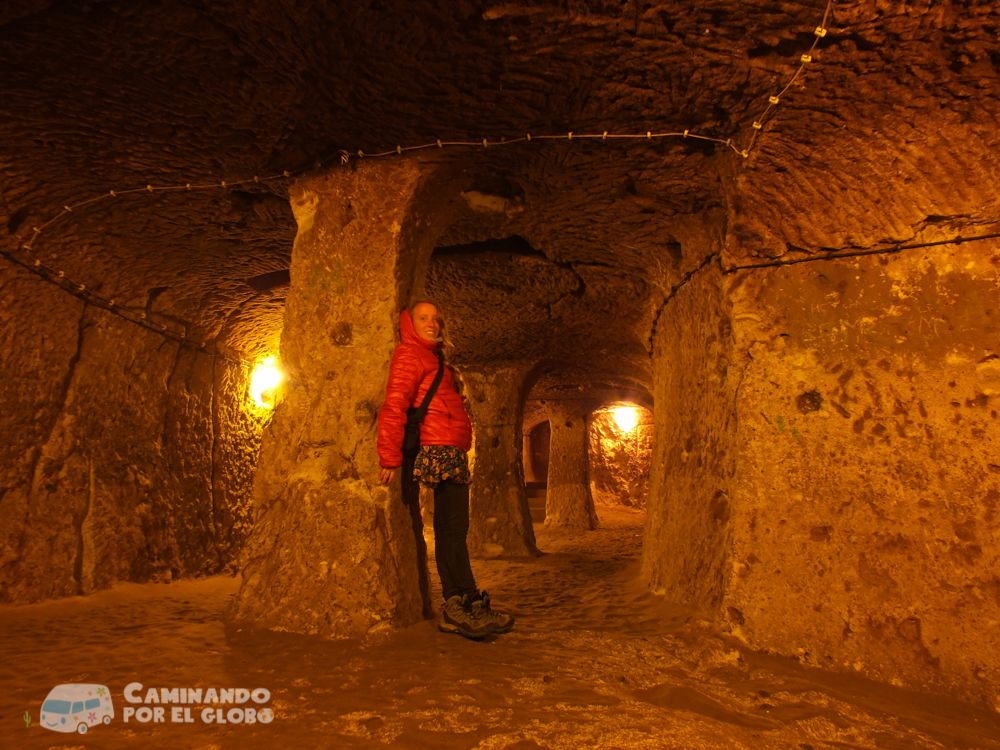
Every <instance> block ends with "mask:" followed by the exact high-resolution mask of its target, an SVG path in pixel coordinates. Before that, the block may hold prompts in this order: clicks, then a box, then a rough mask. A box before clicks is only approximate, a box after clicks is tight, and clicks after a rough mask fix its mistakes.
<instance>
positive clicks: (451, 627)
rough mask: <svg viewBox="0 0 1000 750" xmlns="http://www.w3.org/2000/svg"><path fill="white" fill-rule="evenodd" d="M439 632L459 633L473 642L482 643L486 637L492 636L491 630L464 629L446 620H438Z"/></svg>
mask: <svg viewBox="0 0 1000 750" xmlns="http://www.w3.org/2000/svg"><path fill="white" fill-rule="evenodd" d="M438 630H440V631H441V632H442V633H458V635H461V636H463V637H465V638H468V639H469V640H472V641H481V640H482V639H483V638H485V637H486V636H488V635H490V631H489V629H485V630H469V629H468V628H463V627H462V626H461V625H459V624H457V623H454V622H449V621H448V620H446V619H441V620H438Z"/></svg>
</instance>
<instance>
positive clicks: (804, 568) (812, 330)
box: [723, 244, 1000, 705]
mask: <svg viewBox="0 0 1000 750" xmlns="http://www.w3.org/2000/svg"><path fill="white" fill-rule="evenodd" d="M998 262H1000V254H998V252H997V250H996V249H995V248H993V249H991V248H989V246H988V245H987V246H985V247H984V246H983V244H979V245H978V246H962V247H951V248H945V249H939V248H935V249H928V250H915V251H908V252H906V253H903V254H900V255H898V256H883V257H882V258H860V259H856V260H853V261H852V260H845V261H841V262H838V263H836V264H816V263H812V264H805V265H801V266H795V267H790V268H782V269H780V270H775V271H773V272H756V273H754V274H753V275H752V276H750V277H749V278H747V279H746V280H745V282H744V283H743V284H742V285H741V286H740V287H739V288H738V289H736V290H735V291H734V295H733V308H734V309H733V319H734V322H735V323H734V337H735V341H736V346H737V347H738V349H739V350H740V352H741V353H743V354H744V355H745V356H744V361H745V362H746V369H745V372H744V374H743V378H742V382H741V385H740V388H739V396H740V397H739V402H738V418H739V421H738V423H739V446H738V456H739V457H738V463H739V482H738V484H737V486H736V488H735V492H734V495H733V503H732V505H733V509H734V510H733V517H732V521H731V524H732V533H733V547H732V555H733V557H732V565H731V567H730V568H729V572H730V574H731V575H730V576H729V578H728V580H727V584H726V595H725V605H726V606H725V608H724V612H723V615H724V617H726V618H727V619H728V620H729V621H730V622H731V623H732V627H733V629H734V631H736V632H738V633H741V634H742V635H743V636H744V637H746V638H747V639H748V640H750V641H751V642H752V643H754V644H756V645H758V646H763V647H766V648H777V649H780V650H788V649H789V647H790V645H795V646H797V647H798V648H799V649H801V651H800V652H799V655H800V656H801V657H802V658H803V659H805V660H807V661H809V662H810V663H813V664H818V665H821V666H831V667H835V668H840V669H849V670H858V671H860V672H862V673H865V674H867V675H870V676H873V677H876V678H878V679H884V680H901V681H903V682H905V683H907V684H911V685H924V686H928V685H930V686H934V687H935V688H937V689H946V690H957V691H959V692H960V693H961V694H963V695H965V696H966V697H969V698H976V699H984V700H986V701H988V702H989V703H991V704H996V705H1000V703H998V700H1000V694H998V692H997V688H996V685H997V683H998V678H1000V636H998V634H997V632H996V623H997V622H998V621H1000V578H998V576H997V572H996V571H997V567H998V563H1000V533H998V531H997V510H998V501H1000V468H998V466H997V465H998V464H1000V461H998V459H997V455H998V449H1000V421H998V416H997V414H998V409H1000V405H998V403H997V399H996V396H997V395H998V391H997V389H996V377H997V373H998V372H1000V359H997V355H998V353H1000V352H998V351H997V347H998V344H997V340H998V339H997V332H998V328H1000V283H998V282H1000V277H998V273H997V263H998Z"/></svg>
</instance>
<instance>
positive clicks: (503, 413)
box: [462, 367, 538, 557]
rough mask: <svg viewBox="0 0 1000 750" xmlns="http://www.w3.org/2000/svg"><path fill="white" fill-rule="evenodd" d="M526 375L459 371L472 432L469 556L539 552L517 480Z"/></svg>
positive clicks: (504, 370) (503, 371)
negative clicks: (472, 466) (472, 463)
mask: <svg viewBox="0 0 1000 750" xmlns="http://www.w3.org/2000/svg"><path fill="white" fill-rule="evenodd" d="M525 375H526V372H525V370H523V369H519V368H513V367H511V368H502V369H499V370H492V371H489V372H486V373H482V372H469V371H463V372H462V380H463V381H464V382H465V387H466V402H467V403H468V405H469V409H470V412H471V417H472V424H473V430H474V431H475V434H474V443H475V451H476V453H475V466H474V468H473V475H472V486H471V488H470V514H471V518H470V525H469V554H470V555H472V556H473V557H498V556H500V555H537V554H538V548H537V547H536V546H535V531H534V529H533V528H532V526H531V513H530V511H529V510H528V498H527V497H526V495H525V493H524V482H522V481H521V472H522V471H523V469H522V454H521V452H522V450H523V439H522V437H521V412H522V409H523V398H522V388H523V385H524V380H525Z"/></svg>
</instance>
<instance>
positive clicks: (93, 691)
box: [39, 685, 115, 734]
mask: <svg viewBox="0 0 1000 750" xmlns="http://www.w3.org/2000/svg"><path fill="white" fill-rule="evenodd" d="M113 718H115V708H114V706H113V705H112V703H111V691H110V690H108V689H107V687H105V686H104V685H56V686H55V687H54V688H52V689H51V690H50V691H49V694H48V695H47V696H46V697H45V702H44V703H42V717H41V720H40V721H39V723H40V724H41V725H42V726H43V727H45V728H46V729H51V730H52V731H53V732H79V733H80V734H86V733H87V730H89V729H90V728H91V727H93V726H97V725H98V724H102V723H103V724H110V723H111V720H112V719H113Z"/></svg>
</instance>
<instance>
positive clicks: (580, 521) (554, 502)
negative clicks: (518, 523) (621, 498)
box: [545, 401, 597, 529]
mask: <svg viewBox="0 0 1000 750" xmlns="http://www.w3.org/2000/svg"><path fill="white" fill-rule="evenodd" d="M545 411H546V412H547V413H548V415H549V427H550V428H551V430H552V438H551V443H550V447H549V478H548V490H547V493H546V496H545V525H546V526H561V527H566V528H574V529H596V528H597V510H596V509H595V508H594V498H593V495H592V494H591V492H590V480H589V478H588V476H587V449H588V446H589V438H588V435H587V413H588V411H589V404H587V402H584V401H546V402H545Z"/></svg>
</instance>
